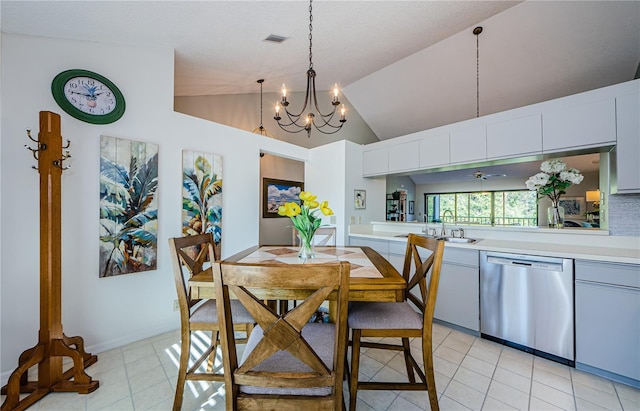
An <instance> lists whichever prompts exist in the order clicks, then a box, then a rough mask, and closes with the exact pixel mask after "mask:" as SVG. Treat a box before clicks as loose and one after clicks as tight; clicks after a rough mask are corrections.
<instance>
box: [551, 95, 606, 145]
mask: <svg viewBox="0 0 640 411" xmlns="http://www.w3.org/2000/svg"><path fill="white" fill-rule="evenodd" d="M614 144H616V112H615V99H614V98H608V99H605V100H600V101H596V102H591V103H585V104H580V105H577V106H569V105H563V106H560V107H559V108H558V109H556V110H549V111H546V112H544V113H543V115H542V150H543V152H545V153H547V152H554V151H562V150H567V149H580V148H590V147H603V146H608V145H614Z"/></svg>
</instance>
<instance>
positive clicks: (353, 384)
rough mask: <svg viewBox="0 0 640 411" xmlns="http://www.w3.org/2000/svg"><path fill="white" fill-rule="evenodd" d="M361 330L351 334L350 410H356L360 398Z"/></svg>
mask: <svg viewBox="0 0 640 411" xmlns="http://www.w3.org/2000/svg"><path fill="white" fill-rule="evenodd" d="M361 334H362V331H361V330H353V332H352V335H351V341H352V346H351V380H350V381H349V411H355V409H356V402H357V400H358V374H359V372H360V370H359V368H360V336H361Z"/></svg>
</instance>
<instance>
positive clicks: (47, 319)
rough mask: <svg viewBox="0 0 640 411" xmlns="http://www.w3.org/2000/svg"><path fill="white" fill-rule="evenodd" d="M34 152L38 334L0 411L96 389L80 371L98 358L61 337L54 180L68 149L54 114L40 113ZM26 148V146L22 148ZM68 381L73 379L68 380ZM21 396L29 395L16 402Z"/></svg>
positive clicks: (58, 226) (7, 389)
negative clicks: (65, 361) (66, 360)
mask: <svg viewBox="0 0 640 411" xmlns="http://www.w3.org/2000/svg"><path fill="white" fill-rule="evenodd" d="M27 136H28V137H29V139H31V140H32V141H34V142H35V143H37V148H35V149H34V148H30V147H27V148H28V149H29V150H31V152H32V153H33V156H34V157H35V159H36V160H38V167H37V168H36V167H33V168H36V169H37V170H38V172H39V173H40V331H39V333H38V344H36V345H35V346H34V347H32V348H30V349H28V350H26V351H24V352H23V353H22V354H21V355H20V357H19V359H18V368H16V369H15V370H14V371H13V373H12V374H11V376H10V377H9V381H8V383H7V385H5V386H4V387H2V394H6V398H5V400H4V402H3V403H2V411H9V410H24V409H26V408H27V407H29V406H31V405H32V404H34V403H35V402H37V401H38V400H40V399H41V398H42V397H44V396H45V395H47V394H49V393H50V392H56V391H57V392H78V393H79V394H88V393H90V392H93V391H95V390H96V389H97V388H98V385H99V383H98V381H93V380H92V379H91V377H90V376H88V375H87V374H86V373H85V371H84V369H85V367H88V366H90V365H91V364H94V363H95V362H96V361H98V357H97V356H95V355H91V354H89V353H86V352H85V351H84V341H83V339H82V337H67V336H66V335H64V333H63V332H62V296H61V295H62V293H61V289H62V271H61V268H62V258H61V257H62V252H61V251H62V245H61V243H62V238H61V237H62V236H61V221H62V216H61V208H62V207H61V201H60V192H61V187H60V179H61V175H62V171H63V170H65V169H67V168H68V167H65V165H64V161H65V160H67V159H68V158H69V157H71V156H70V155H69V151H65V154H62V149H63V148H64V149H67V148H69V145H70V143H69V141H67V145H66V146H65V147H63V146H62V136H61V133H60V115H58V114H56V113H52V112H50V111H41V112H40V132H39V133H38V140H34V139H33V138H31V134H30V132H29V130H27ZM25 147H26V146H25ZM62 357H71V359H72V360H73V367H72V368H70V369H68V370H67V371H63V369H62ZM36 365H37V366H38V376H37V379H36V380H34V381H29V378H28V371H29V369H30V368H31V367H34V366H36ZM71 378H73V380H72V381H70V380H71ZM21 393H29V395H27V396H26V397H24V398H23V399H22V400H20V394H21Z"/></svg>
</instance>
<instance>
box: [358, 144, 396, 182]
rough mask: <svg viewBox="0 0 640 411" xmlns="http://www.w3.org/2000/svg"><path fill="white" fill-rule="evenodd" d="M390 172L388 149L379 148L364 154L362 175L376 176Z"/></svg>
mask: <svg viewBox="0 0 640 411" xmlns="http://www.w3.org/2000/svg"><path fill="white" fill-rule="evenodd" d="M388 172H389V159H388V154H387V149H385V148H378V149H375V150H369V151H365V152H363V153H362V175H363V176H375V175H380V174H386V173H388Z"/></svg>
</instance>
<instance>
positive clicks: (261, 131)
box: [252, 78, 274, 138]
mask: <svg viewBox="0 0 640 411" xmlns="http://www.w3.org/2000/svg"><path fill="white" fill-rule="evenodd" d="M257 83H258V84H260V125H259V126H258V127H256V128H254V129H253V131H252V133H254V134H260V135H261V136H265V137H271V138H274V137H273V134H271V133H270V132H269V130H267V129H266V128H264V126H263V125H262V83H264V79H263V78H261V79H260V80H257Z"/></svg>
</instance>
